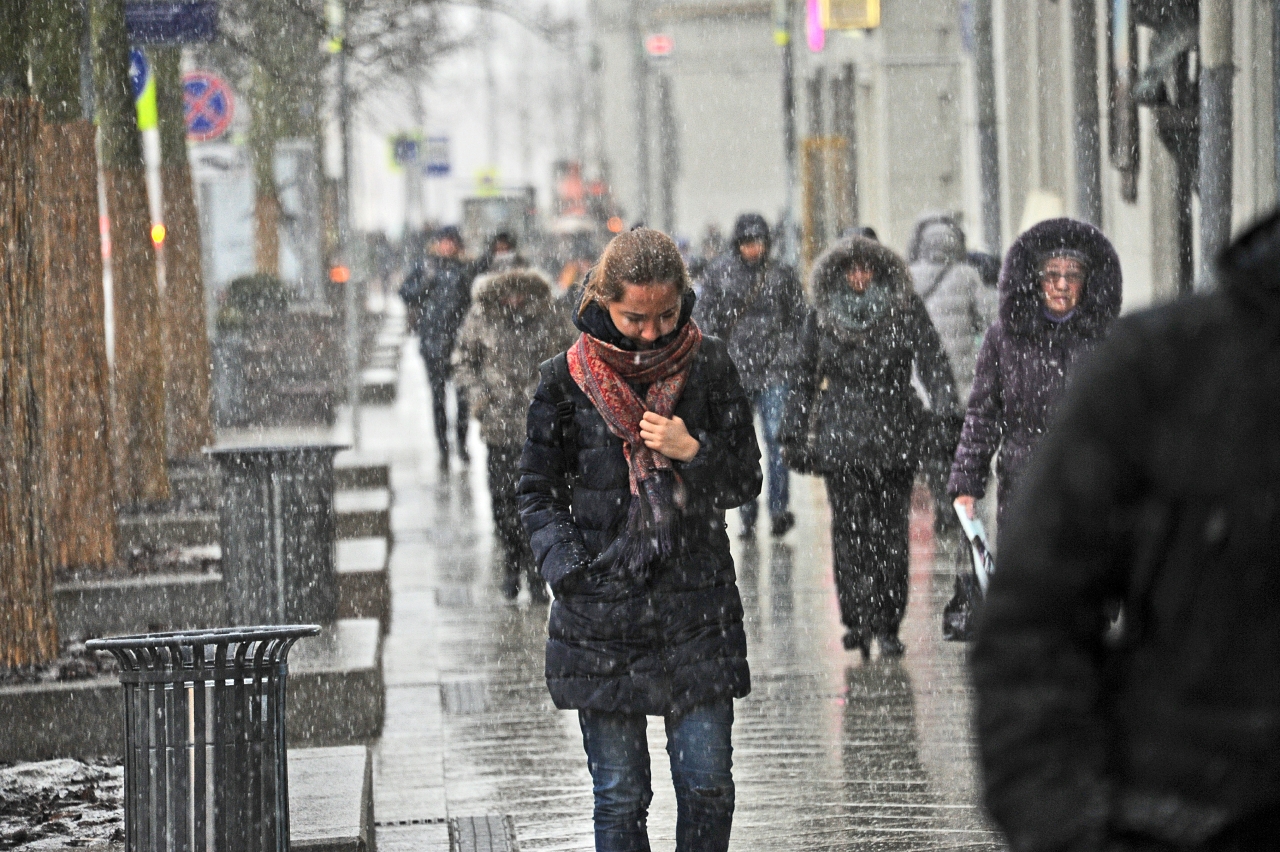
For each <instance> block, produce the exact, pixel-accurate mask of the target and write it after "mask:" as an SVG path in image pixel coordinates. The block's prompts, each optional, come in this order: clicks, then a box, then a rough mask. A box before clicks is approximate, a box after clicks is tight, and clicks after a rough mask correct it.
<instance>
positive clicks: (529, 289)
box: [471, 269, 554, 320]
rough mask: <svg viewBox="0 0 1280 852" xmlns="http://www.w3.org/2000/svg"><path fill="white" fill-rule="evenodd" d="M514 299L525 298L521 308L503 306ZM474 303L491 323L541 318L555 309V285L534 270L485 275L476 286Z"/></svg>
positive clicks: (473, 294)
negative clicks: (505, 319) (502, 319)
mask: <svg viewBox="0 0 1280 852" xmlns="http://www.w3.org/2000/svg"><path fill="white" fill-rule="evenodd" d="M512 296H524V298H525V300H524V304H523V305H521V306H520V308H518V309H513V308H510V307H508V306H506V305H504V304H502V302H503V300H504V299H508V298H510V297H512ZM471 300H472V302H473V303H474V304H475V305H476V307H477V308H479V310H480V312H481V313H482V314H484V317H485V319H487V320H493V319H498V318H500V317H502V316H510V317H516V316H521V317H538V316H543V315H545V314H547V313H549V312H551V311H552V310H553V309H554V307H553V296H552V294H551V282H550V281H548V280H547V278H546V276H544V275H543V274H542V273H541V272H537V271H535V270H533V269H512V270H509V271H506V272H495V273H492V274H490V275H482V276H481V277H479V278H477V279H476V283H475V286H474V287H472V290H471Z"/></svg>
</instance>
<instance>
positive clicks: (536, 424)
mask: <svg viewBox="0 0 1280 852" xmlns="http://www.w3.org/2000/svg"><path fill="white" fill-rule="evenodd" d="M693 304H694V295H693V291H692V290H691V289H690V286H689V278H688V273H687V271H686V270H685V266H684V262H683V260H682V259H681V257H680V253H679V251H678V249H677V248H676V245H675V243H674V242H673V241H672V240H671V239H670V238H669V237H667V236H666V235H665V234H662V233H660V232H658V231H654V230H650V229H646V228H640V229H637V230H634V231H630V232H628V233H624V234H621V235H619V236H617V237H615V238H614V240H613V241H612V242H611V243H610V244H609V246H608V247H607V248H606V249H605V252H604V254H603V256H602V257H601V259H600V263H599V264H598V266H597V267H596V269H595V270H594V271H593V273H592V275H591V276H590V278H589V279H588V281H587V284H586V288H585V293H584V295H583V299H582V303H581V307H580V308H579V310H578V312H577V315H576V324H577V327H578V328H579V329H580V330H581V332H582V334H581V335H580V336H579V338H578V340H577V341H576V342H575V343H574V344H573V345H572V346H571V347H570V348H569V351H568V352H567V353H563V354H561V355H557V356H556V357H555V358H553V359H552V360H551V361H548V362H546V363H545V364H543V366H542V381H541V383H540V385H539V386H538V390H537V392H536V393H535V395H534V398H533V403H532V404H531V406H530V408H529V418H528V439H527V440H526V442H525V448H524V456H523V457H522V459H521V463H520V468H521V473H522V477H521V480H520V511H521V517H522V519H523V521H524V524H525V528H526V529H527V530H528V532H529V536H530V539H531V543H532V545H533V552H534V556H535V558H536V559H537V561H538V564H539V566H540V567H541V570H542V576H543V577H544V578H545V579H546V581H547V583H548V584H549V585H550V586H551V590H552V592H553V593H554V595H555V601H554V602H553V603H552V607H551V616H550V619H549V622H548V625H547V630H548V634H549V638H548V640H547V659H546V676H547V685H548V687H549V689H550V691H551V697H552V699H553V701H554V702H555V704H556V706H557V707H559V708H561V709H576V710H577V711H578V718H579V722H580V725H581V728H582V739H583V745H584V747H585V749H586V753H587V765H588V767H589V769H590V771H591V777H592V780H593V782H594V790H595V813H594V817H595V838H596V849H597V850H599V852H636V850H648V848H649V842H648V835H647V831H646V819H647V814H648V805H649V801H650V799H651V798H652V791H651V788H650V772H649V752H648V745H647V743H646V738H645V729H646V726H647V723H646V719H645V717H646V716H662V717H663V718H664V719H665V721H666V730H667V753H668V754H669V756H670V759H671V770H672V776H673V779H674V781H675V793H676V803H677V822H676V849H677V850H679V851H680V852H686V850H688V852H694V850H698V852H702V850H706V852H712V850H725V849H727V848H728V845H729V833H730V827H731V825H732V822H733V808H734V784H733V775H732V773H731V765H732V761H731V754H732V745H731V728H732V724H733V699H735V698H741V697H743V696H745V695H746V694H747V693H748V692H749V691H750V689H751V685H750V675H749V673H748V669H747V648H746V637H745V634H744V632H743V627H742V602H741V600H740V599H739V596H738V588H737V584H736V580H735V576H734V569H733V559H732V558H731V557H730V555H729V539H728V536H727V535H726V533H725V523H724V513H725V510H727V509H732V508H735V507H737V506H740V505H742V504H743V503H745V502H747V501H748V500H751V499H754V498H755V497H756V496H757V495H758V494H759V492H760V483H761V479H762V476H761V472H760V451H759V449H758V448H757V446H756V439H755V430H754V427H753V424H752V418H751V408H750V405H749V403H748V401H747V397H746V394H745V392H744V391H743V389H742V385H741V383H740V382H739V380H738V374H737V371H736V370H735V369H734V366H733V363H732V362H731V361H730V360H729V357H728V355H727V353H726V350H725V346H724V344H723V343H722V342H721V341H720V340H717V339H716V338H713V337H704V336H703V335H702V332H701V331H700V330H699V329H698V326H697V324H696V323H694V322H692V321H691V320H690V314H691V313H692V311H693Z"/></svg>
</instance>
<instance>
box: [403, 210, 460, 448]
mask: <svg viewBox="0 0 1280 852" xmlns="http://www.w3.org/2000/svg"><path fill="white" fill-rule="evenodd" d="M462 251H463V243H462V233H461V232H460V231H459V230H458V229H457V228H456V227H454V226H453V225H447V226H445V227H443V228H441V229H440V230H438V231H437V232H436V233H435V240H434V242H433V244H432V246H431V251H430V253H429V254H427V255H426V256H425V257H423V258H420V259H418V260H416V261H415V262H414V264H413V266H412V268H411V269H410V270H409V274H408V275H407V276H406V277H405V280H404V283H403V284H401V285H400V298H401V299H403V300H404V303H405V305H406V306H407V307H408V309H409V318H410V322H411V323H412V324H413V326H414V331H416V332H417V334H418V345H419V351H420V352H421V353H422V360H423V362H424V364H425V365H426V368H427V383H428V385H429V386H430V389H431V409H432V415H433V423H434V425H435V434H436V443H437V445H438V446H439V449H440V469H441V470H442V471H445V472H447V471H448V470H449V415H448V409H447V406H446V400H445V393H446V390H447V387H448V384H449V380H450V379H451V378H452V377H453V368H452V364H451V362H450V358H451V357H452V355H453V348H454V345H455V344H456V342H457V339H458V329H459V328H461V327H462V320H463V318H464V317H465V316H466V313H467V308H468V306H469V305H470V304H471V284H472V282H473V281H474V280H475V276H476V264H475V263H474V262H473V261H470V260H468V259H467V258H465V257H464V256H463V254H462ZM454 402H455V411H456V414H455V416H456V420H455V423H454V428H455V430H456V431H457V436H458V443H457V450H458V460H459V461H461V462H462V463H463V464H467V463H468V462H470V457H469V456H468V454H467V429H468V425H469V423H470V420H469V418H468V414H467V394H466V391H465V390H463V389H462V388H461V387H460V386H459V385H457V384H456V383H455V384H454Z"/></svg>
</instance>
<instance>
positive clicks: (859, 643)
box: [841, 630, 871, 660]
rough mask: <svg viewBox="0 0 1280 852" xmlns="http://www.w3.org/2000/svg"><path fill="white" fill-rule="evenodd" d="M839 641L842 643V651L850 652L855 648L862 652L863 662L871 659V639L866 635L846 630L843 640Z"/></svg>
mask: <svg viewBox="0 0 1280 852" xmlns="http://www.w3.org/2000/svg"><path fill="white" fill-rule="evenodd" d="M841 641H842V642H843V643H844V649H845V650H846V651H852V650H853V649H854V648H857V649H858V650H859V651H861V652H862V659H863V660H869V659H871V637H870V636H868V635H867V634H865V633H858V632H856V631H853V630H846V631H845V633H844V639H843V640H841Z"/></svg>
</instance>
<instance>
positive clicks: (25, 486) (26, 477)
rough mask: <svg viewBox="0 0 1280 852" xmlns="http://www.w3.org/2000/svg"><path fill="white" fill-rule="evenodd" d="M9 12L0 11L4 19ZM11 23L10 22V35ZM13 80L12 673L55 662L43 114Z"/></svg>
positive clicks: (5, 97)
mask: <svg viewBox="0 0 1280 852" xmlns="http://www.w3.org/2000/svg"><path fill="white" fill-rule="evenodd" d="M12 5H15V4H12V3H6V4H0V9H3V10H4V11H5V12H9V11H11V10H10V8H8V7H10V6H12ZM12 21H13V18H6V26H9V25H11V23H12ZM14 29H18V28H17V27H15V28H14ZM6 40H7V39H6ZM5 47H7V45H5V46H0V66H4V65H8V64H10V63H11V62H12V59H11V57H10V56H9V55H8V54H10V53H11V52H12V51H10V50H7V49H4V48H5ZM5 60H10V61H9V62H6V61H5ZM23 65H25V63H23ZM9 71H11V69H5V68H3V67H0V77H3V78H4V80H3V83H0V364H3V369H0V668H9V669H12V668H18V667H22V666H30V665H37V664H40V663H44V662H47V661H49V660H51V659H53V658H54V657H56V656H57V653H58V627H57V623H56V621H55V620H54V615H53V576H52V574H53V570H52V567H53V566H52V561H51V559H50V551H49V546H48V538H47V533H46V529H45V523H44V492H45V482H44V477H45V465H44V446H43V444H44V440H43V434H42V433H43V424H42V423H41V411H40V392H41V381H42V378H43V376H42V364H43V337H44V317H43V307H44V304H43V303H44V280H43V277H42V275H41V269H40V265H41V264H40V246H39V236H40V234H39V228H40V224H39V223H40V216H38V215H37V210H38V205H37V203H36V194H35V190H36V186H35V185H36V170H37V157H36V152H37V150H38V145H39V138H40V105H39V104H38V103H37V102H36V101H35V100H33V99H32V98H30V97H26V96H23V95H22V94H21V91H22V88H23V84H24V83H25V81H24V80H22V79H21V75H16V74H13V73H9Z"/></svg>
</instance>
